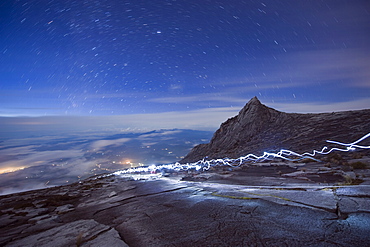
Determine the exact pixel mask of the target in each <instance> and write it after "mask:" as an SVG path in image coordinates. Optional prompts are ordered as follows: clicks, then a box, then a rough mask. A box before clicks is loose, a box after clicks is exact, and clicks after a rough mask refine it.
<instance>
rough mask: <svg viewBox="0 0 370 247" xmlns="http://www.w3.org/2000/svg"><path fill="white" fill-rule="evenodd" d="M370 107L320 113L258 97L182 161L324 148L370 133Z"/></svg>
mask: <svg viewBox="0 0 370 247" xmlns="http://www.w3.org/2000/svg"><path fill="white" fill-rule="evenodd" d="M369 119H370V109H368V110H358V111H343V112H333V113H319V114H298V113H285V112H280V111H277V110H275V109H272V108H270V107H267V106H265V105H263V104H261V102H260V101H259V100H258V99H257V97H254V98H253V99H251V100H250V101H249V102H248V103H247V104H246V105H245V106H244V108H243V109H242V110H241V111H240V112H239V114H238V115H237V116H235V117H233V118H230V119H228V120H227V121H226V122H224V123H222V124H221V126H220V128H219V129H218V130H217V131H216V132H215V134H214V135H213V137H212V139H211V142H210V143H208V144H200V145H198V146H196V147H194V148H193V149H192V150H191V151H190V153H189V154H188V155H187V156H186V157H185V158H184V159H182V160H181V161H180V162H181V163H186V162H196V161H198V160H201V159H203V158H204V157H208V158H209V159H214V158H225V157H228V158H238V157H240V156H245V155H247V154H249V153H253V154H256V155H262V154H263V152H265V151H268V152H278V151H279V150H280V149H291V150H293V151H295V152H312V150H313V149H316V150H321V148H322V147H323V146H325V145H327V144H328V143H327V142H326V140H336V141H340V142H353V141H355V140H357V139H358V138H361V137H362V136H363V135H365V134H367V133H369V132H370V121H369Z"/></svg>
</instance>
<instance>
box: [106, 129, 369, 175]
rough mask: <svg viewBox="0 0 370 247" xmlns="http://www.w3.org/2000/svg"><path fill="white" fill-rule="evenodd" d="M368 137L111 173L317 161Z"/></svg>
mask: <svg viewBox="0 0 370 247" xmlns="http://www.w3.org/2000/svg"><path fill="white" fill-rule="evenodd" d="M368 137H370V133H368V134H367V135H364V136H363V137H361V138H360V139H358V140H356V141H354V142H352V143H342V142H338V141H330V140H327V141H326V142H328V143H332V144H336V145H339V146H343V147H342V148H336V147H334V148H331V149H329V148H328V147H323V148H322V149H321V151H317V150H313V151H312V153H303V154H299V153H296V152H293V151H290V150H286V149H281V150H280V151H279V152H277V153H269V152H264V153H263V155H261V156H257V155H254V154H248V155H246V156H243V157H239V158H237V159H229V158H224V159H212V160H206V159H203V160H199V161H197V162H194V163H186V164H180V163H178V162H176V163H174V164H166V165H151V166H147V167H135V168H130V169H126V170H122V171H118V172H115V173H113V174H115V175H120V174H128V173H142V172H156V171H162V170H164V169H165V170H172V171H187V170H191V169H192V170H197V171H199V170H203V171H206V170H208V169H209V168H211V167H213V166H223V165H227V166H231V167H238V166H241V165H242V164H245V163H247V162H253V163H255V162H263V161H266V160H273V159H276V158H280V159H283V160H287V161H300V160H303V159H307V158H308V159H311V160H315V161H318V160H317V159H315V158H314V156H315V155H316V154H321V155H327V154H330V153H331V152H333V151H341V152H348V151H354V150H355V149H356V148H358V149H370V146H363V145H357V144H358V143H360V142H361V141H363V140H365V139H367V138H368Z"/></svg>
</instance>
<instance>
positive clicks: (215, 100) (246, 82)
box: [0, 0, 370, 116]
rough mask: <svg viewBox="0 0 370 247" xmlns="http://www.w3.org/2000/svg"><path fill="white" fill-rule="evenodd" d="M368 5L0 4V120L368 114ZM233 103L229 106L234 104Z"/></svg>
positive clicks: (110, 0)
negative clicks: (258, 112)
mask: <svg viewBox="0 0 370 247" xmlns="http://www.w3.org/2000/svg"><path fill="white" fill-rule="evenodd" d="M369 10H370V9H369V3H368V2H367V1H364V0H352V1H347V0H336V1H334V0H327V1H309V2H308V1H293V0H285V1H279V0H274V1H272V0H266V1H253V0H249V1H224V0H217V1H216V0H212V1H211V0H204V1H192V0H190V1H184V0H163V1H159V0H154V1H145V0H139V1H130V0H122V1H114V0H94V1H71V0H66V1H60V0H49V1H47V0H43V1H41V0H33V1H30V0H18V1H8V0H5V1H2V3H0V11H1V13H0V21H1V22H0V23H1V24H0V34H1V35H0V65H1V66H0V92H1V98H0V115H1V116H42V115H94V116H100V115H128V114H153V113H164V112H179V114H180V113H181V112H185V111H187V112H189V111H197V110H198V111H199V110H207V109H212V110H213V111H218V110H219V111H222V109H225V108H232V109H237V108H238V109H239V108H240V107H241V106H243V105H244V104H245V103H246V102H247V101H248V100H249V99H250V98H251V97H253V96H255V95H256V96H258V97H259V98H260V99H261V100H262V101H263V102H265V103H268V104H269V105H271V106H274V107H277V108H279V109H281V110H288V111H296V112H310V111H311V112H313V111H322V110H324V111H332V110H347V109H362V108H368V105H369V103H370V100H369V95H370V90H369V88H370V82H369V78H370V74H369V72H368V71H369V64H370V61H369V57H370V56H369V55H370V49H369V46H368V44H369V41H370V37H369V30H370V24H369V23H370V21H369V20H370V13H369ZM233 107H235V108H233Z"/></svg>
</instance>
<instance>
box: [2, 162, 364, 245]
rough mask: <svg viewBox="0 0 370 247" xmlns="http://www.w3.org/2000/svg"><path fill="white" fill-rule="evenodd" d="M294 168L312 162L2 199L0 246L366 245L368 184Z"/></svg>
mask: <svg viewBox="0 0 370 247" xmlns="http://www.w3.org/2000/svg"><path fill="white" fill-rule="evenodd" d="M302 167H303V168H305V169H306V172H307V174H312V173H313V172H312V171H314V170H317V167H319V165H316V166H314V165H312V168H310V164H308V165H307V164H293V163H274V164H262V165H258V166H257V165H256V166H253V167H242V168H239V169H234V170H233V171H230V170H228V169H226V170H225V169H223V168H219V169H214V170H213V171H209V172H206V173H199V174H174V175H172V176H170V177H166V178H164V177H160V174H147V179H143V176H144V175H145V174H141V175H126V176H113V175H112V176H106V177H96V178H91V179H88V180H84V181H82V182H80V183H75V184H71V185H68V186H61V187H54V188H48V189H44V190H36V191H29V192H23V193H18V194H13V195H6V196H1V197H0V212H1V214H0V246H54V247H58V246H145V247H146V246H367V245H368V243H369V241H370V203H369V202H370V201H369V200H370V186H369V185H362V184H359V185H339V183H337V182H341V181H336V182H332V183H329V182H327V181H325V182H324V180H323V179H326V177H325V178H324V177H322V178H321V180H320V181H313V180H311V179H309V178H307V179H306V180H302V179H297V178H294V177H289V176H283V175H284V174H289V173H294V172H296V170H297V169H302ZM331 169H332V170H336V169H337V168H336V167H333V168H331ZM356 174H360V175H361V176H362V177H363V179H364V181H367V179H368V175H367V170H361V171H358V170H356ZM364 174H365V175H364ZM197 177H202V178H203V179H198V178H197ZM308 177H309V176H308ZM185 178H186V179H185ZM190 178H193V179H190ZM137 179H139V180H137Z"/></svg>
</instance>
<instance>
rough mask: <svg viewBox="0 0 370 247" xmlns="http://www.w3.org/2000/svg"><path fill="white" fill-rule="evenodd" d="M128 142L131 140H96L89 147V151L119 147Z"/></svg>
mask: <svg viewBox="0 0 370 247" xmlns="http://www.w3.org/2000/svg"><path fill="white" fill-rule="evenodd" d="M130 140H131V138H120V139H115V140H98V141H94V142H93V143H92V144H91V146H90V147H91V149H94V150H95V151H98V150H101V149H103V148H105V147H108V146H120V145H122V144H123V143H125V142H128V141H130Z"/></svg>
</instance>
